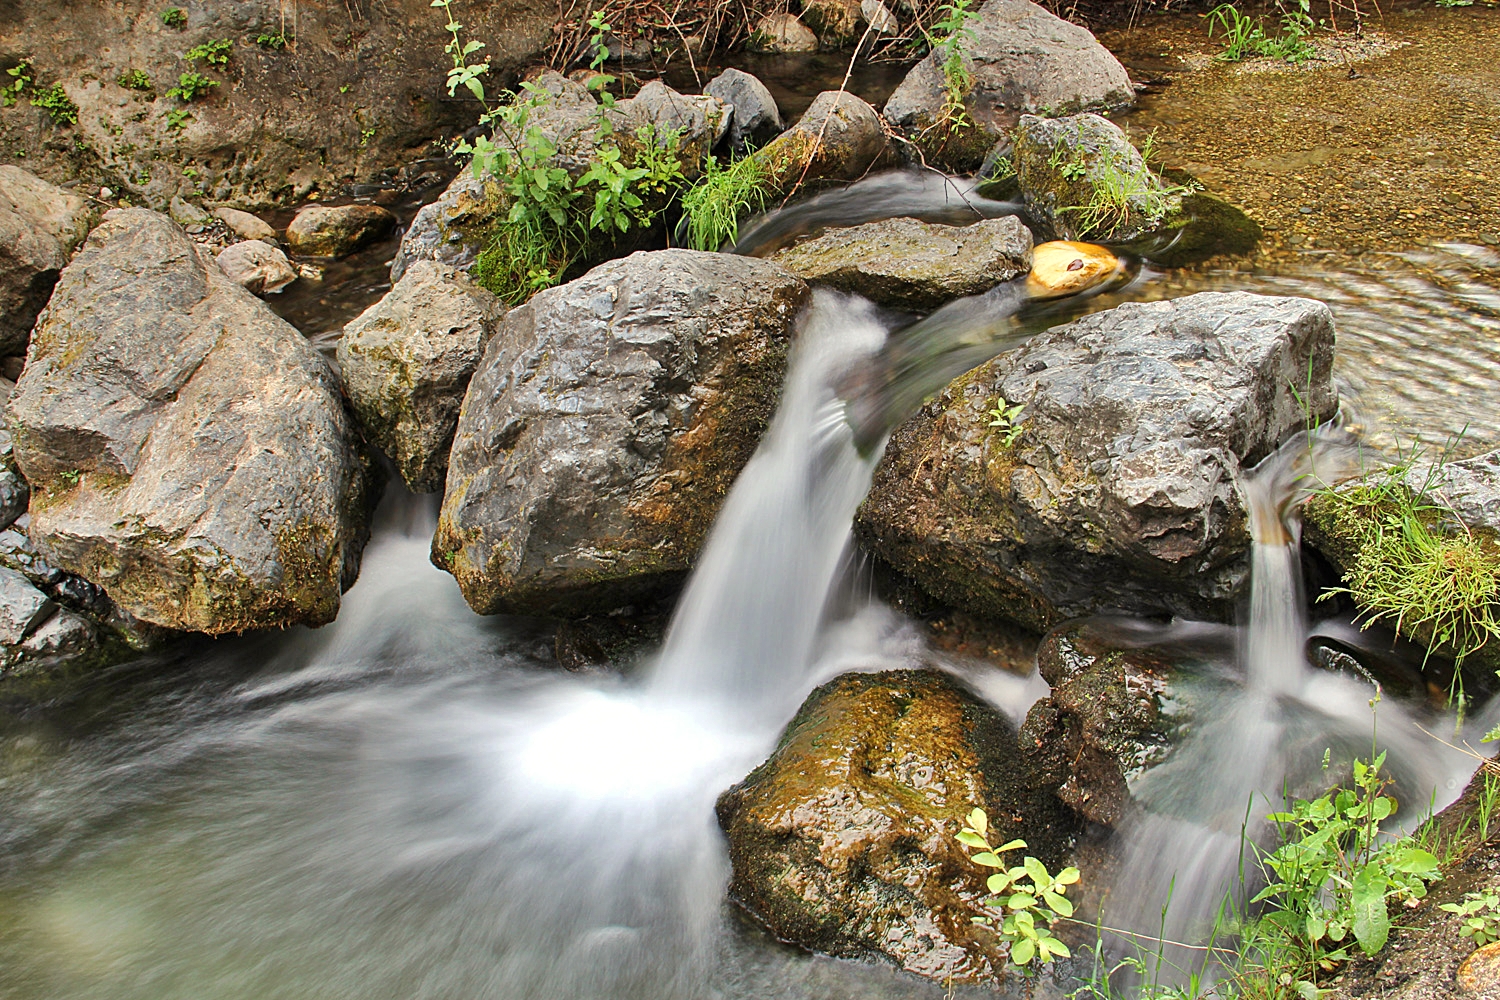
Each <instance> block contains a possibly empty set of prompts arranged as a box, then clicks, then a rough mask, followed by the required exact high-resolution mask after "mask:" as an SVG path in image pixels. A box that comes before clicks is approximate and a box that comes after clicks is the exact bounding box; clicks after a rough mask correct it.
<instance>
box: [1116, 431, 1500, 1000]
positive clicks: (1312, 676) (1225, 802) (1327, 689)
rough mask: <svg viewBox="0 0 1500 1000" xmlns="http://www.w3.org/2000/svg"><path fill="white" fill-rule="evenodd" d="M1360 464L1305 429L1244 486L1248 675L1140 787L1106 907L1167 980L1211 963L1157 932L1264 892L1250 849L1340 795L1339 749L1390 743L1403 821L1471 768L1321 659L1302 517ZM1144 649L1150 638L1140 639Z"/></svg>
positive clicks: (1185, 931) (1330, 435) (1443, 795)
mask: <svg viewBox="0 0 1500 1000" xmlns="http://www.w3.org/2000/svg"><path fill="white" fill-rule="evenodd" d="M1354 457H1355V452H1354V448H1353V443H1352V441H1351V440H1350V439H1348V438H1347V437H1346V436H1345V435H1343V434H1341V433H1340V432H1338V431H1327V430H1325V431H1322V432H1319V433H1313V434H1307V433H1303V434H1298V435H1295V436H1294V437H1293V438H1292V439H1290V440H1289V441H1287V442H1286V443H1285V444H1284V445H1283V446H1282V447H1281V448H1280V449H1279V450H1278V451H1277V452H1275V453H1273V454H1272V455H1271V456H1269V457H1268V458H1266V459H1265V460H1264V461H1263V462H1261V464H1260V465H1258V466H1256V467H1255V469H1253V470H1252V471H1251V472H1250V473H1249V474H1248V475H1247V476H1246V478H1245V480H1244V485H1243V489H1244V494H1245V500H1246V506H1247V508H1248V511H1249V515H1250V529H1251V535H1252V543H1253V544H1252V550H1251V551H1252V554H1251V581H1250V582H1251V585H1250V612H1249V620H1248V622H1247V623H1246V625H1245V626H1244V627H1243V628H1242V629H1240V630H1239V642H1238V646H1239V652H1238V661H1239V666H1240V680H1239V683H1238V684H1237V685H1229V686H1227V687H1225V688H1224V689H1222V690H1214V691H1213V692H1212V694H1211V696H1209V697H1205V698H1201V699H1199V700H1198V701H1199V703H1200V704H1199V707H1198V708H1197V710H1196V712H1197V714H1196V716H1195V717H1194V718H1193V721H1192V730H1193V734H1192V735H1191V736H1190V737H1189V738H1188V739H1187V740H1185V741H1184V742H1183V743H1182V744H1181V745H1180V746H1178V747H1177V748H1176V749H1175V750H1174V751H1173V753H1172V755H1171V756H1170V757H1169V758H1168V759H1167V760H1166V761H1165V762H1163V763H1162V764H1161V765H1159V766H1158V767H1156V768H1155V769H1153V770H1151V771H1148V772H1147V773H1146V774H1145V775H1144V776H1143V777H1142V778H1141V779H1139V780H1138V781H1137V782H1136V783H1135V784H1134V786H1133V787H1132V793H1133V796H1134V798H1135V799H1136V801H1137V803H1138V804H1139V805H1140V807H1141V810H1140V812H1139V813H1138V814H1137V815H1135V816H1133V817H1131V819H1130V820H1129V822H1128V823H1127V824H1126V825H1125V827H1124V828H1123V829H1122V831H1121V834H1120V837H1121V840H1122V841H1123V848H1122V850H1121V852H1120V862H1119V870H1120V876H1119V877H1118V878H1117V880H1116V882H1115V884H1114V886H1113V889H1112V890H1111V892H1110V895H1109V900H1108V902H1107V903H1106V904H1105V911H1104V920H1103V922H1104V923H1105V924H1106V925H1108V926H1112V927H1116V928H1119V929H1121V930H1123V931H1125V932H1127V933H1125V934H1123V935H1120V936H1119V938H1118V939H1117V941H1116V946H1117V947H1118V948H1121V949H1124V950H1126V951H1127V952H1137V951H1142V952H1145V953H1146V954H1148V955H1151V956H1153V958H1154V960H1155V961H1156V962H1157V963H1158V966H1157V968H1156V970H1155V971H1156V973H1157V974H1158V976H1159V977H1160V978H1161V979H1163V980H1167V981H1170V980H1172V979H1174V978H1176V977H1177V976H1178V975H1181V974H1183V973H1184V971H1185V970H1188V969H1193V968H1195V967H1198V966H1200V965H1201V964H1202V962H1203V953H1202V952H1199V951H1195V950H1192V949H1189V948H1184V947H1180V946H1178V945H1177V944H1166V945H1160V946H1158V945H1157V944H1156V943H1155V939H1156V938H1157V936H1158V935H1159V936H1160V937H1161V938H1163V939H1165V940H1166V941H1168V942H1202V941H1204V940H1206V939H1207V938H1208V937H1209V935H1210V934H1211V933H1212V929H1213V925H1214V922H1215V920H1216V918H1217V917H1218V916H1219V915H1220V914H1221V913H1222V912H1223V909H1222V908H1223V907H1224V905H1225V903H1226V901H1227V900H1229V901H1233V902H1234V903H1235V904H1236V905H1243V904H1244V899H1245V898H1246V897H1244V896H1242V895H1240V896H1236V892H1237V890H1241V889H1247V888H1248V889H1250V890H1251V892H1252V894H1253V889H1254V888H1255V887H1254V885H1253V884H1251V885H1247V886H1242V885H1240V880H1241V877H1242V876H1243V877H1245V878H1247V879H1250V880H1252V881H1253V879H1254V874H1253V870H1254V857H1253V852H1252V849H1251V847H1250V845H1251V844H1252V843H1264V842H1265V840H1266V836H1267V834H1268V832H1269V831H1268V824H1267V823H1266V821H1265V819H1264V817H1265V816H1266V814H1268V813H1270V812H1272V811H1275V810H1277V809H1279V808H1281V806H1282V803H1283V801H1284V798H1285V796H1287V795H1302V796H1310V795H1316V794H1318V793H1320V792H1322V791H1324V790H1325V789H1326V786H1327V785H1328V784H1330V783H1331V782H1332V779H1331V778H1330V777H1329V776H1328V775H1327V774H1325V773H1323V771H1322V769H1321V767H1320V765H1321V764H1322V763H1323V760H1324V754H1325V752H1328V754H1329V758H1330V759H1331V760H1332V761H1334V762H1336V763H1337V764H1338V765H1339V766H1344V767H1346V766H1347V765H1348V762H1349V761H1350V760H1352V759H1353V758H1355V757H1364V758H1368V757H1370V755H1371V749H1372V744H1374V743H1376V742H1377V741H1378V743H1379V745H1380V747H1381V748H1383V749H1387V750H1389V751H1390V753H1389V758H1388V761H1387V769H1388V771H1389V772H1390V773H1391V776H1392V778H1393V779H1394V788H1393V794H1395V795H1396V797H1397V799H1398V801H1399V802H1400V803H1401V804H1402V806H1403V807H1404V808H1403V810H1402V812H1401V813H1400V814H1399V815H1398V816H1397V817H1396V820H1395V822H1397V823H1402V822H1405V823H1406V824H1407V825H1408V826H1410V825H1411V824H1412V823H1413V821H1414V820H1415V819H1416V818H1417V817H1418V816H1419V815H1420V814H1421V813H1423V812H1424V811H1425V810H1426V809H1427V808H1429V807H1430V806H1441V805H1443V804H1444V803H1445V802H1446V801H1450V800H1451V799H1452V798H1453V797H1455V796H1456V795H1457V791H1458V789H1457V782H1456V780H1455V775H1460V774H1463V773H1465V763H1466V762H1465V761H1464V760H1463V759H1462V757H1463V755H1462V754H1460V753H1458V752H1457V751H1453V750H1451V749H1450V748H1448V747H1445V746H1443V745H1442V744H1439V743H1437V742H1436V741H1435V740H1433V739H1432V738H1431V737H1428V736H1426V735H1425V734H1424V733H1422V732H1421V730H1420V729H1419V728H1418V726H1419V724H1420V723H1421V722H1428V723H1429V724H1430V723H1431V722H1432V720H1430V719H1419V718H1417V717H1416V716H1415V714H1414V710H1409V709H1407V708H1405V707H1403V706H1401V705H1399V704H1397V703H1395V702H1392V701H1388V700H1382V699H1379V698H1377V697H1376V695H1377V692H1376V691H1375V690H1374V689H1372V688H1371V687H1370V686H1369V685H1368V684H1365V683H1362V682H1361V681H1359V680H1354V679H1350V678H1346V677H1341V676H1338V675H1334V674H1331V673H1328V672H1325V671H1320V670H1316V669H1314V668H1313V667H1312V666H1311V665H1310V664H1309V663H1308V661H1307V654H1306V642H1307V638H1308V632H1309V630H1308V626H1307V621H1306V614H1305V610H1304V609H1305V603H1304V599H1303V595H1302V586H1301V574H1302V570H1301V558H1300V545H1299V536H1300V516H1299V509H1300V506H1301V503H1302V501H1303V500H1304V499H1305V498H1306V496H1307V494H1308V492H1309V491H1310V490H1311V489H1313V488H1316V487H1318V486H1320V485H1324V484H1327V483H1331V482H1336V481H1338V480H1340V479H1343V478H1347V477H1348V476H1349V475H1350V474H1352V473H1353V472H1354V471H1355V465H1354ZM1164 638H1167V636H1166V635H1160V636H1158V639H1164ZM1131 641H1134V642H1139V643H1141V644H1148V643H1149V641H1150V640H1149V639H1147V638H1146V636H1145V634H1144V633H1143V632H1141V631H1137V633H1136V635H1135V636H1134V637H1133V639H1132V640H1131ZM1481 732H1482V730H1481ZM1469 769H1472V767H1470V768H1469Z"/></svg>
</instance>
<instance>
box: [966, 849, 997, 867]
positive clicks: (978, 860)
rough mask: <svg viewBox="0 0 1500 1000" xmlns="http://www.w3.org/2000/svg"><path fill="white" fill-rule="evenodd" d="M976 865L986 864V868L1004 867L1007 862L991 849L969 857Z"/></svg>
mask: <svg viewBox="0 0 1500 1000" xmlns="http://www.w3.org/2000/svg"><path fill="white" fill-rule="evenodd" d="M969 860H970V861H972V862H974V863H975V864H976V865H984V866H985V867H986V868H1004V867H1005V862H1004V861H1001V860H1000V859H999V858H998V857H996V856H995V855H994V854H993V853H992V852H990V851H980V852H979V853H978V854H976V855H974V856H973V857H971V858H970V859H969Z"/></svg>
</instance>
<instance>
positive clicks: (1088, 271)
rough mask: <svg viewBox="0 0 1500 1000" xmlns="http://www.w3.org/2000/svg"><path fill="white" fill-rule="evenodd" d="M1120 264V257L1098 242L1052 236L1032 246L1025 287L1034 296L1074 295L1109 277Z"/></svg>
mask: <svg viewBox="0 0 1500 1000" xmlns="http://www.w3.org/2000/svg"><path fill="white" fill-rule="evenodd" d="M1124 267H1125V265H1124V262H1122V261H1121V260H1120V258H1118V257H1116V256H1115V255H1114V254H1112V253H1110V252H1109V251H1108V250H1106V249H1104V248H1103V247H1101V246H1097V245H1095V244H1093V243H1074V242H1072V241H1070V240H1054V241H1053V242H1051V243H1042V244H1039V245H1038V246H1037V247H1036V249H1034V250H1032V252H1031V273H1030V274H1029V275H1027V276H1026V291H1027V292H1028V293H1029V294H1030V295H1031V297H1032V298H1034V299H1055V298H1058V297H1060V296H1063V295H1076V294H1078V293H1079V292H1083V291H1087V290H1088V289H1090V288H1095V287H1097V286H1099V285H1102V284H1104V283H1105V282H1107V281H1109V280H1111V279H1113V278H1114V277H1115V275H1117V274H1119V273H1120V272H1121V271H1122V270H1123V269H1124Z"/></svg>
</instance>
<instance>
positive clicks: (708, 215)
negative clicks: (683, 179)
mask: <svg viewBox="0 0 1500 1000" xmlns="http://www.w3.org/2000/svg"><path fill="white" fill-rule="evenodd" d="M768 184H769V178H768V175H767V171H766V167H765V164H764V163H762V162H761V161H760V160H759V159H756V158H755V157H752V156H744V157H741V158H740V159H738V160H734V161H732V162H730V163H729V165H728V166H724V167H721V166H719V161H718V160H717V159H716V158H715V157H713V156H709V157H708V159H706V160H705V161H704V162H703V177H702V179H701V180H699V181H698V183H697V184H695V185H694V186H693V188H692V190H690V191H688V192H687V194H685V195H684V196H683V198H682V210H683V216H684V224H685V226H686V229H685V231H684V234H683V235H684V236H685V237H686V242H687V245H688V246H690V247H692V248H693V249H694V250H718V249H720V248H721V247H723V246H724V245H725V244H726V243H728V244H732V243H734V242H735V241H736V240H738V239H739V233H740V220H741V219H743V218H745V217H746V216H749V215H753V214H754V213H756V212H759V211H761V210H762V209H763V208H765V205H766V190H767V187H768Z"/></svg>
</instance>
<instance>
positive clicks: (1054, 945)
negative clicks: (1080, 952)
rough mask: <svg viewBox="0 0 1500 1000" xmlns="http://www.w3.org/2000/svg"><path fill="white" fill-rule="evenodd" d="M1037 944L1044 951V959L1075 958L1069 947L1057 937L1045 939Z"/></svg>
mask: <svg viewBox="0 0 1500 1000" xmlns="http://www.w3.org/2000/svg"><path fill="white" fill-rule="evenodd" d="M1037 944H1038V947H1040V948H1041V949H1042V957H1043V958H1044V959H1049V960H1050V959H1052V958H1072V957H1073V953H1072V952H1071V951H1069V950H1068V946H1067V945H1065V944H1063V943H1062V942H1061V941H1059V940H1058V939H1057V938H1055V937H1044V938H1042V939H1041V941H1039V942H1038V943H1037Z"/></svg>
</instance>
